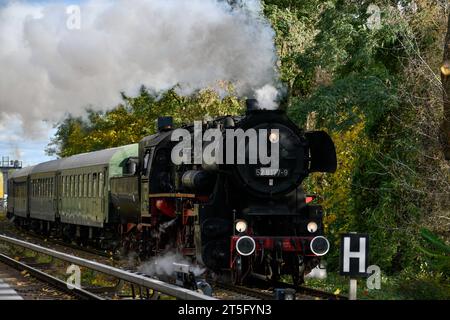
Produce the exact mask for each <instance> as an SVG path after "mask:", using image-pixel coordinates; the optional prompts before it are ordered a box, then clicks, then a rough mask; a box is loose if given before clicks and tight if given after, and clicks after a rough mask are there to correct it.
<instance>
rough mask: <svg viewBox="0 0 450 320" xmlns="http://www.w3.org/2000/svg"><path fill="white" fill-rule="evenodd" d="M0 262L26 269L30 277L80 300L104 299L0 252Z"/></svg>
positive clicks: (21, 269) (19, 269)
mask: <svg viewBox="0 0 450 320" xmlns="http://www.w3.org/2000/svg"><path fill="white" fill-rule="evenodd" d="M0 262H1V263H3V264H5V265H8V266H10V267H12V268H14V269H16V270H18V271H21V272H23V271H26V273H28V274H30V275H31V276H32V277H34V278H36V279H38V280H39V281H41V282H43V283H45V284H47V285H50V286H51V287H53V288H54V289H56V290H58V291H60V292H64V293H66V294H68V295H70V296H73V297H75V298H77V299H80V300H104V298H102V297H100V296H98V295H96V294H93V293H91V292H89V291H86V290H84V289H81V288H76V287H74V288H72V289H69V287H68V286H67V283H66V282H65V281H62V280H60V279H58V278H56V277H54V276H52V275H50V274H48V273H45V272H43V271H41V270H39V269H38V268H36V267H34V266H32V265H30V264H27V263H24V262H20V261H17V260H16V259H14V258H12V257H9V256H7V255H5V254H3V253H0Z"/></svg>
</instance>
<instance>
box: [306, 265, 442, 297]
mask: <svg viewBox="0 0 450 320" xmlns="http://www.w3.org/2000/svg"><path fill="white" fill-rule="evenodd" d="M305 285H306V286H308V287H312V288H316V289H320V290H324V291H328V292H332V293H335V294H343V295H348V290H349V278H348V277H343V276H340V275H339V274H338V273H334V272H329V273H328V276H327V278H326V279H307V280H306V283H305ZM357 297H358V299H360V300H448V299H450V284H449V281H448V279H444V278H442V277H440V276H439V275H433V276H430V275H427V274H414V273H411V272H408V271H405V272H403V273H400V274H398V275H393V276H386V275H382V276H381V288H380V289H379V290H377V289H372V290H369V289H368V288H367V283H366V279H365V278H360V279H358V291H357Z"/></svg>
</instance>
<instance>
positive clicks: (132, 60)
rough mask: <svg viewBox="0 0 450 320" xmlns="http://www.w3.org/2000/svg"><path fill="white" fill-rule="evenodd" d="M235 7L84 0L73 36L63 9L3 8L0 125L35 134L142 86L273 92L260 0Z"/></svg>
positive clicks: (162, 0)
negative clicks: (9, 123)
mask: <svg viewBox="0 0 450 320" xmlns="http://www.w3.org/2000/svg"><path fill="white" fill-rule="evenodd" d="M235 2H236V1H235ZM236 3H237V4H238V5H234V6H232V5H230V4H229V3H228V2H226V1H219V0H134V1H132V2H130V1H127V0H87V1H84V2H82V4H81V5H80V9H81V10H80V13H81V15H80V18H81V19H80V20H79V21H80V22H81V24H80V28H79V29H77V28H76V25H72V28H68V21H69V20H70V19H73V12H70V14H68V13H67V12H66V10H67V6H66V5H65V4H61V3H57V2H52V3H42V2H41V3H37V4H36V3H35V4H29V3H23V2H17V1H14V2H13V1H10V2H9V4H6V5H5V6H3V7H0V44H1V45H0V122H1V121H2V118H3V116H4V115H5V114H7V113H10V114H11V113H12V114H14V113H16V114H19V115H20V116H21V118H22V121H23V123H24V128H26V130H27V131H28V134H30V133H34V132H33V128H37V126H36V123H37V122H39V121H42V120H44V119H45V120H49V121H55V120H59V119H60V118H61V117H62V116H64V114H66V113H67V112H70V113H72V114H74V115H81V114H82V113H83V111H84V108H85V107H87V106H92V107H94V108H96V109H106V108H109V107H113V106H114V105H116V104H117V103H119V102H120V92H121V91H124V92H126V93H127V94H128V95H133V94H137V92H138V89H139V87H140V86H141V85H145V86H146V87H148V88H150V89H153V90H156V91H163V90H167V89H169V88H171V87H173V86H175V85H177V84H178V85H179V92H180V93H181V94H185V95H188V94H191V93H193V92H194V91H196V90H198V89H201V88H205V87H210V88H211V87H212V88H218V83H219V82H220V81H229V82H231V83H232V84H233V85H234V86H235V88H236V90H237V93H238V94H240V95H247V96H252V95H254V94H255V91H256V90H257V89H259V88H262V87H264V86H265V85H271V86H276V81H277V73H276V70H275V62H276V54H275V49H274V41H273V38H274V32H273V30H272V29H271V27H270V25H269V24H268V22H267V21H266V20H265V19H264V18H263V17H262V14H261V5H260V3H259V0H240V1H237V2H236ZM266 100H267V101H269V102H270V99H264V100H263V101H261V102H262V104H263V105H262V107H265V106H264V101H266ZM269 104H270V103H269ZM269 107H270V108H272V107H273V101H272V103H271V106H268V108H269Z"/></svg>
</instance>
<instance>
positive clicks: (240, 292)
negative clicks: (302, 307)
mask: <svg viewBox="0 0 450 320" xmlns="http://www.w3.org/2000/svg"><path fill="white" fill-rule="evenodd" d="M19 231H22V232H24V234H26V235H27V236H29V237H32V238H37V239H39V240H40V241H43V242H45V243H51V244H54V245H57V246H61V247H64V248H70V249H73V250H77V251H78V252H84V253H87V254H89V255H92V256H100V257H103V258H108V261H107V260H105V261H104V262H105V263H109V262H111V261H110V259H112V260H114V261H115V262H120V257H118V256H114V255H111V254H108V253H107V252H105V251H100V250H97V249H92V248H89V247H80V246H78V245H75V244H72V243H67V242H64V241H61V240H58V239H54V238H51V237H45V236H43V235H40V234H37V233H35V232H32V231H26V230H23V229H20V230H19ZM9 233H11V232H9ZM22 239H23V236H22ZM125 271H127V272H130V273H134V274H136V275H139V276H144V277H145V276H146V275H144V274H142V273H140V272H138V271H137V270H135V269H134V268H131V269H129V268H128V269H127V270H125ZM64 285H65V286H66V284H65V283H64ZM213 287H214V297H216V298H218V299H224V300H274V291H273V289H272V288H270V287H269V286H268V284H267V281H265V280H262V279H260V280H259V282H258V285H257V286H256V287H255V288H249V287H244V286H234V285H231V284H229V283H225V282H222V283H214V285H213ZM275 287H277V288H285V289H287V288H290V289H294V290H295V291H296V294H295V298H296V299H298V300H312V299H321V300H347V299H348V298H347V297H345V296H342V295H334V294H332V293H329V292H325V291H322V290H317V289H313V288H309V287H305V286H300V287H298V288H295V287H294V286H292V285H290V284H288V283H284V282H279V283H277V285H276V286H275ZM92 290H93V291H94V292H97V291H101V288H93V289H92ZM109 290H110V291H112V289H109ZM143 296H144V297H147V298H149V297H150V299H153V298H155V295H152V294H149V293H148V292H147V290H143V291H142V290H140V288H139V287H132V288H131V293H130V295H129V296H128V298H131V299H135V298H136V297H143ZM156 296H157V295H156ZM80 298H83V297H80ZM116 298H117V297H116Z"/></svg>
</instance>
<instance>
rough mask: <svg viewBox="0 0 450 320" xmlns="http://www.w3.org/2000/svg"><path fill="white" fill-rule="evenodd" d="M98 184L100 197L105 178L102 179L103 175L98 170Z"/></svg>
mask: <svg viewBox="0 0 450 320" xmlns="http://www.w3.org/2000/svg"><path fill="white" fill-rule="evenodd" d="M98 184H99V194H100V197H101V198H103V189H104V188H105V179H104V176H103V173H102V172H100V173H99V174H98Z"/></svg>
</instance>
